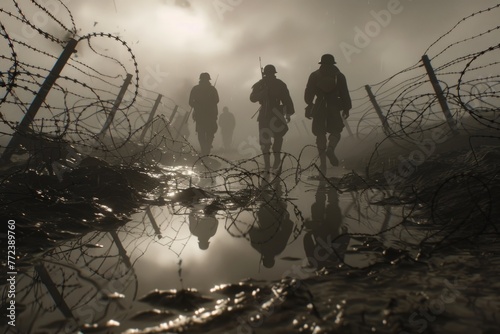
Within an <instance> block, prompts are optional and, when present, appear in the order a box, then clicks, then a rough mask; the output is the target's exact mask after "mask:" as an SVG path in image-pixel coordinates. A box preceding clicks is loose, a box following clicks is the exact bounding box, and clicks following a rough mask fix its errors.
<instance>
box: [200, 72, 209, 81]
mask: <svg viewBox="0 0 500 334" xmlns="http://www.w3.org/2000/svg"><path fill="white" fill-rule="evenodd" d="M200 80H212V78H210V74H208V73H202V74H200Z"/></svg>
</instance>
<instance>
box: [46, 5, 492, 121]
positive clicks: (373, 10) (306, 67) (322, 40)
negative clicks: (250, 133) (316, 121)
mask: <svg viewBox="0 0 500 334" xmlns="http://www.w3.org/2000/svg"><path fill="white" fill-rule="evenodd" d="M43 2H44V1H41V3H43ZM45 2H46V3H52V2H55V0H46V1H45ZM63 2H64V3H65V4H67V6H68V7H69V9H70V10H71V13H72V15H73V17H74V21H75V24H76V27H77V29H78V34H79V35H85V34H88V33H92V32H105V33H112V34H118V35H119V36H120V37H121V38H122V39H124V40H125V41H126V42H127V43H128V44H129V45H130V47H131V48H132V50H133V52H134V53H135V55H136V56H137V61H138V62H139V68H140V75H141V77H140V79H141V85H142V86H143V87H145V88H148V89H152V90H154V91H157V92H159V93H162V94H164V95H165V96H168V97H171V98H173V99H174V100H176V101H177V102H178V103H179V104H180V105H181V106H184V107H186V108H187V99H188V96H189V91H190V89H191V88H192V86H193V85H195V84H197V82H198V76H199V74H200V73H201V72H209V73H210V74H211V76H212V83H214V82H215V80H216V78H218V79H217V88H218V90H219V95H220V97H221V103H220V109H222V106H223V105H227V106H229V108H230V110H232V111H234V112H235V113H236V114H237V117H238V119H240V120H241V121H248V120H249V117H250V116H251V115H252V114H253V113H254V112H255V110H256V109H257V106H256V105H254V104H251V103H250V102H249V99H248V96H249V94H250V87H251V86H252V84H253V83H254V82H256V81H257V80H259V78H260V73H259V57H261V58H262V65H263V66H264V65H266V64H274V65H275V66H276V68H277V71H278V73H277V76H278V77H279V78H281V79H282V80H284V81H285V82H286V83H287V85H288V87H289V88H290V91H291V93H292V99H293V100H294V103H295V105H296V109H297V112H298V113H300V117H303V108H304V107H305V105H304V102H303V92H304V88H305V84H306V80H307V78H308V75H309V74H310V72H311V71H313V70H315V69H316V68H317V67H318V64H317V63H318V60H319V58H320V57H321V55H322V54H324V53H332V54H333V55H334V56H335V58H336V60H337V63H338V64H337V65H338V67H339V68H340V69H341V71H343V72H344V74H345V75H346V76H347V80H348V84H349V88H350V89H354V88H358V87H361V86H364V85H365V84H371V83H376V82H379V81H381V80H383V79H385V78H387V77H389V76H390V75H391V74H394V73H395V72H398V71H399V70H401V69H404V68H406V67H408V66H410V65H413V64H415V63H417V62H418V61H419V59H420V57H421V56H422V54H423V53H424V51H425V50H426V49H427V47H428V46H429V45H430V44H431V43H432V42H434V41H435V40H436V39H437V38H438V37H439V36H441V35H442V34H443V33H445V32H446V31H448V30H449V29H450V28H451V27H452V26H453V25H454V24H455V23H457V22H458V21H459V20H460V19H462V18H463V17H465V16H467V15H469V14H471V13H472V12H474V11H477V10H480V9H484V8H487V7H491V6H493V5H495V4H497V3H498V1H492V0H481V1H471V0H439V1H436V0H307V1H306V0H144V1H137V0H106V1H104V0H85V1H79V0H65V1H63ZM58 15H63V13H62V11H59V14H58ZM496 22H497V17H496V15H490V16H487V15H486V16H484V17H482V21H481V24H483V23H484V25H485V26H486V25H490V26H493V27H495V26H496V25H497V23H496ZM481 24H479V25H478V26H476V27H472V28H471V29H472V30H474V29H478V30H480V29H482V28H483V27H482V26H481ZM46 29H48V28H46ZM467 33H473V32H472V31H467ZM459 37H460V38H462V37H461V36H459ZM496 42H498V41H496ZM117 49H119V48H117ZM122 51H123V50H122ZM122 51H120V52H122ZM431 52H432V50H431ZM121 56H123V57H125V56H127V55H126V54H125V53H123V54H122V55H118V57H121ZM431 56H432V54H431ZM246 116H248V117H246Z"/></svg>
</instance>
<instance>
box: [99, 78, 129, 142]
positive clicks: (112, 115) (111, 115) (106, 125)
mask: <svg viewBox="0 0 500 334" xmlns="http://www.w3.org/2000/svg"><path fill="white" fill-rule="evenodd" d="M131 81H132V74H129V73H127V77H126V78H125V81H124V82H123V85H122V88H121V89H120V92H119V93H118V96H117V97H116V100H115V103H114V104H113V108H111V111H110V112H109V115H108V118H107V119H106V123H104V125H103V127H102V130H101V132H100V133H99V134H98V137H99V138H100V139H102V137H104V135H105V132H106V131H107V130H108V129H109V127H110V126H111V123H113V119H114V118H115V114H116V111H117V110H118V107H119V106H120V103H122V100H123V97H124V96H125V93H126V92H127V88H128V86H129V85H130V82H131Z"/></svg>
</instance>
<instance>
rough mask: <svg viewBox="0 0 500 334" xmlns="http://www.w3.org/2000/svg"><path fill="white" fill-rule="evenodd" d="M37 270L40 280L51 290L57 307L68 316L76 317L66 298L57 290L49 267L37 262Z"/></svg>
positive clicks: (69, 317) (70, 317)
mask: <svg viewBox="0 0 500 334" xmlns="http://www.w3.org/2000/svg"><path fill="white" fill-rule="evenodd" d="M35 270H36V272H37V273H38V276H40V280H41V281H42V283H43V284H44V285H45V287H46V288H47V291H48V292H49V294H50V296H51V297H52V299H53V300H54V303H55V304H56V306H57V308H59V310H60V311H61V313H62V314H63V315H64V316H65V317H66V318H68V319H74V318H75V317H74V316H73V312H71V309H70V308H69V307H68V304H66V301H65V300H64V298H63V296H62V295H61V293H60V292H59V290H57V287H56V285H55V284H54V281H52V278H50V274H49V273H48V271H47V269H45V267H44V266H43V263H40V264H36V265H35Z"/></svg>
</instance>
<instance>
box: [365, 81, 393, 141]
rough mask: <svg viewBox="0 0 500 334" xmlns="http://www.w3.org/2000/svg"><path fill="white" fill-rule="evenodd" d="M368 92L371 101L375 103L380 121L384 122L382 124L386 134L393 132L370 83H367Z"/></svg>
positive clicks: (374, 106)
mask: <svg viewBox="0 0 500 334" xmlns="http://www.w3.org/2000/svg"><path fill="white" fill-rule="evenodd" d="M365 89H366V92H367V93H368V97H369V98H370V101H371V103H372V105H373V108H375V111H376V112H377V115H378V117H379V118H380V121H381V122H382V126H383V128H384V132H385V134H387V135H388V134H389V133H391V131H390V130H391V129H390V128H389V124H387V118H386V117H385V116H384V114H383V113H382V109H380V106H379V105H378V102H377V100H376V99H375V95H373V93H372V88H371V87H370V85H365Z"/></svg>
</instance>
